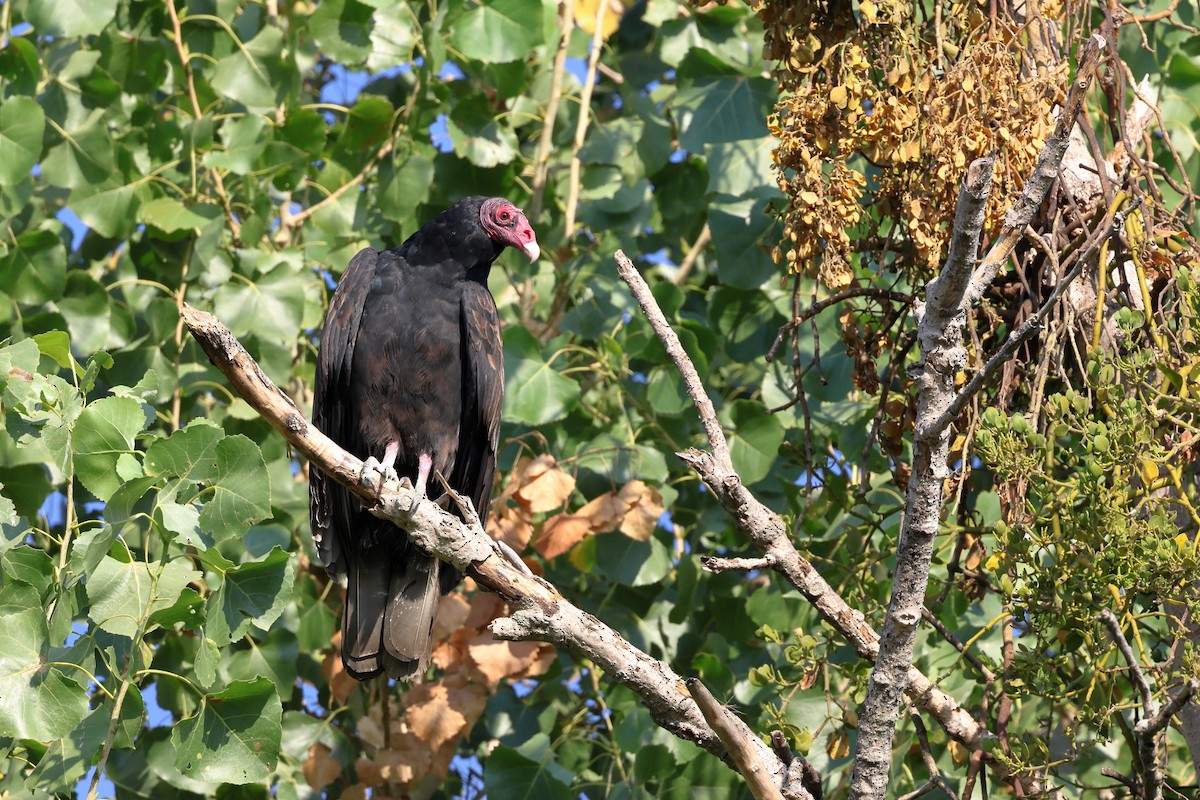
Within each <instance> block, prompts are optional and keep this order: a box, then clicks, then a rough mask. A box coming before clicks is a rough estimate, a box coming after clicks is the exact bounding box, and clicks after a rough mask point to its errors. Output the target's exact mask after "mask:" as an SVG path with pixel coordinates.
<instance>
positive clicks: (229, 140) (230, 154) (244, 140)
mask: <svg viewBox="0 0 1200 800" xmlns="http://www.w3.org/2000/svg"><path fill="white" fill-rule="evenodd" d="M324 7H325V6H324V4H322V5H320V6H318V12H319V9H321V8H324ZM313 113H316V112H313ZM266 127H267V122H266V120H264V119H263V118H262V117H260V116H257V115H255V114H242V115H241V116H237V117H230V118H229V119H228V120H226V122H225V123H224V124H223V125H222V126H221V143H222V144H223V145H225V149H224V150H214V151H213V152H211V153H207V154H205V156H204V163H205V165H206V166H209V167H217V168H218V169H227V170H229V171H230V172H232V173H233V174H235V175H249V174H250V173H251V172H253V171H254V167H255V164H256V162H257V161H258V159H259V157H260V156H262V154H263V150H264V149H265V148H266V146H267V143H268V141H269V140H270V138H271V137H270V134H269V133H268V134H264V133H263V131H264V129H266ZM156 202H157V201H156ZM218 211H219V209H218ZM155 224H156V225H158V223H155ZM158 227H160V228H162V225H158ZM163 230H167V229H166V228H163Z"/></svg>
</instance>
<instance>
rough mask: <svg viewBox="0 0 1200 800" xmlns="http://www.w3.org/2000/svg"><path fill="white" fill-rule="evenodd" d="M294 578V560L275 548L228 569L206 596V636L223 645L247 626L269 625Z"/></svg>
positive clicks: (241, 635)
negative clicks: (215, 587) (216, 587)
mask: <svg viewBox="0 0 1200 800" xmlns="http://www.w3.org/2000/svg"><path fill="white" fill-rule="evenodd" d="M295 578H296V561H295V559H293V558H291V557H290V556H288V554H287V553H285V552H284V551H283V550H280V549H279V548H275V549H273V550H272V551H271V552H270V553H267V555H265V556H264V557H263V558H261V559H259V560H258V561H250V562H247V563H245V564H241V565H239V566H237V567H234V568H233V569H230V570H228V571H227V572H226V573H225V580H224V582H222V584H221V587H220V588H219V589H217V591H215V592H213V594H212V595H211V596H210V597H209V598H208V614H207V616H208V631H207V633H208V635H209V636H211V637H212V639H213V641H215V642H216V643H217V645H218V646H220V647H224V646H225V645H227V644H229V643H230V642H231V641H235V640H237V639H240V638H242V637H243V636H245V635H246V632H247V631H248V630H250V626H251V625H254V626H256V627H258V628H260V629H262V630H266V629H267V628H269V627H271V624H272V623H273V622H275V620H277V619H279V615H280V614H282V613H283V609H284V608H285V607H286V606H287V603H288V598H289V596H290V595H291V591H292V583H293V581H294V580H295Z"/></svg>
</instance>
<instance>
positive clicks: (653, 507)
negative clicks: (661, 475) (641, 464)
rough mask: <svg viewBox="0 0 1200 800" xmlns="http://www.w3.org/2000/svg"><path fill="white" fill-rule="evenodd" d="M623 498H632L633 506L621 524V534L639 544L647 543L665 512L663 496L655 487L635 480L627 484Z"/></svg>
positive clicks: (623, 490)
mask: <svg viewBox="0 0 1200 800" xmlns="http://www.w3.org/2000/svg"><path fill="white" fill-rule="evenodd" d="M621 496H622V497H624V498H627V499H628V498H632V506H631V508H630V509H629V512H628V513H627V514H626V515H625V519H624V520H623V521H622V522H621V533H623V534H625V535H626V536H628V537H629V538H630V539H636V540H637V541H639V542H644V541H646V540H647V539H649V538H650V536H651V534H653V533H654V529H655V528H656V527H658V519H659V517H661V516H662V514H663V511H664V510H665V509H664V508H663V504H662V495H661V494H659V492H658V490H657V489H655V488H654V487H653V486H647V485H646V484H644V483H642V482H641V481H637V480H634V481H630V482H629V483H627V484H625V486H624V488H622V489H621Z"/></svg>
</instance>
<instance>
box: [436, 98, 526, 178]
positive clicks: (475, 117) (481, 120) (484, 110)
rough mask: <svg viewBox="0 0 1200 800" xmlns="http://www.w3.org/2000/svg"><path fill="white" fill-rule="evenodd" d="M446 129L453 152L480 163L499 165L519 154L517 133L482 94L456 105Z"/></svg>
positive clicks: (480, 165)
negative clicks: (499, 116)
mask: <svg viewBox="0 0 1200 800" xmlns="http://www.w3.org/2000/svg"><path fill="white" fill-rule="evenodd" d="M446 129H447V131H448V132H449V134H450V141H452V142H453V143H454V152H456V153H458V155H460V156H462V157H463V158H465V159H467V160H468V161H470V162H471V163H472V164H474V165H475V166H477V167H496V166H499V165H501V164H507V163H509V162H510V161H512V160H513V159H514V158H516V157H517V152H518V147H519V144H518V142H517V135H516V133H514V132H513V130H512V128H509V127H508V126H507V125H505V124H503V123H502V122H501V121H500V120H498V119H497V118H496V115H495V114H493V113H492V112H491V111H490V110H489V109H488V107H487V102H486V100H484V98H482V97H480V98H477V99H476V100H474V101H471V102H463V103H459V104H458V105H457V106H455V108H454V110H453V111H452V112H451V113H450V118H449V120H448V121H447V122H446Z"/></svg>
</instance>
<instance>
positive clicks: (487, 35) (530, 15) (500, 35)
mask: <svg viewBox="0 0 1200 800" xmlns="http://www.w3.org/2000/svg"><path fill="white" fill-rule="evenodd" d="M541 6H542V4H541V3H540V2H539V0H495V1H494V2H488V3H480V4H479V5H478V6H476V7H475V8H473V9H471V10H470V11H467V12H466V13H465V14H463V15H462V16H460V17H459V18H457V19H456V20H454V21H453V22H452V23H451V24H450V43H451V44H452V45H453V46H454V48H455V49H456V50H458V51H459V52H460V53H462V54H463V55H464V56H466V57H467V58H473V59H475V60H477V61H482V62H484V63H493V62H506V61H517V60H519V59H525V58H528V57H529V54H530V51H532V50H533V48H534V47H536V46H537V45H539V44H541V41H542V28H541V25H540V24H539V23H540V21H541V18H542V7H541Z"/></svg>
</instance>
